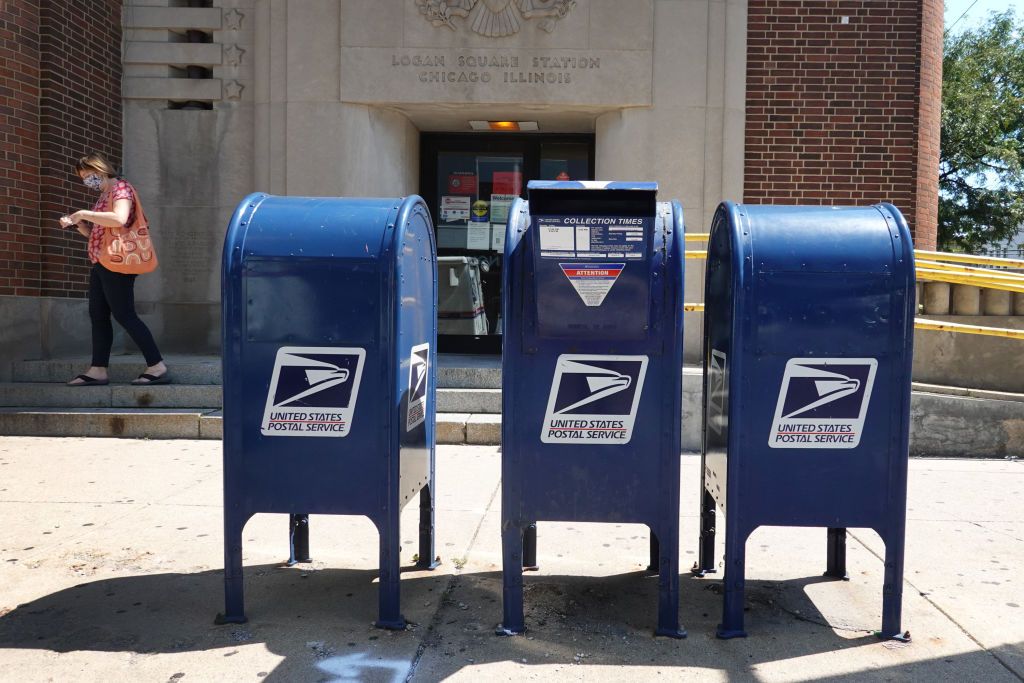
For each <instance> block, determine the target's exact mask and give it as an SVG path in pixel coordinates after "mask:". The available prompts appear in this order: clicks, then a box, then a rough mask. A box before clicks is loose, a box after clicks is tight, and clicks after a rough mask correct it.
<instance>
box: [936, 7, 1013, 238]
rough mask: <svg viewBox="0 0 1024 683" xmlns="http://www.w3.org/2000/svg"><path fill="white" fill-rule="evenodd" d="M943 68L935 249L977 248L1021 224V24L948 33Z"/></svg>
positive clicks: (996, 20) (1005, 20)
mask: <svg viewBox="0 0 1024 683" xmlns="http://www.w3.org/2000/svg"><path fill="white" fill-rule="evenodd" d="M942 69H943V74H942V148H941V154H940V162H939V248H940V249H944V250H949V251H977V250H979V249H982V248H984V247H985V246H986V245H988V244H990V243H992V242H997V241H1000V240H1005V239H1007V238H1009V237H1010V236H1012V235H1013V234H1014V233H1016V232H1017V230H1018V229H1019V228H1020V226H1021V225H1022V224H1024V24H1021V23H1020V22H1018V20H1017V18H1016V16H1015V15H1014V14H1013V12H1012V11H1008V12H1005V13H1002V14H993V15H991V16H990V17H989V19H988V21H987V22H986V23H985V24H984V25H982V26H981V27H979V28H977V29H973V30H969V31H964V32H962V33H959V34H956V35H947V36H946V40H945V53H944V57H943V61H942Z"/></svg>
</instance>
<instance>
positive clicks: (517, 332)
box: [498, 181, 686, 637]
mask: <svg viewBox="0 0 1024 683" xmlns="http://www.w3.org/2000/svg"><path fill="white" fill-rule="evenodd" d="M528 189H529V202H524V201H522V200H517V202H516V203H515V204H513V205H512V207H511V211H510V214H509V220H508V226H507V231H506V237H505V268H504V282H503V290H502V291H503V294H502V296H503V302H502V303H503V313H502V322H503V335H504V336H503V355H502V378H503V379H502V424H501V446H502V458H501V473H502V501H501V519H502V549H503V565H504V590H503V597H504V620H503V622H502V625H501V626H500V627H499V629H498V632H499V633H501V634H514V633H521V632H522V631H523V630H524V628H525V624H524V623H523V574H522V570H523V566H524V564H525V565H526V566H528V567H529V566H532V565H534V564H535V563H536V559H535V553H536V536H535V534H536V526H535V525H536V522H537V521H538V520H548V521H579V522H617V523H641V524H646V525H648V526H649V527H650V529H651V532H652V536H651V556H652V557H651V567H650V569H653V570H654V571H657V572H659V574H660V576H659V600H658V626H657V633H658V634H660V635H667V636H673V637H683V636H685V635H686V632H685V631H683V630H681V629H680V627H679V614H678V612H679V570H678V565H679V456H680V428H681V424H680V415H681V401H682V345H683V246H684V237H683V212H682V208H681V207H680V206H679V204H678V202H671V203H669V202H658V201H657V191H658V186H657V184H655V183H616V182H612V183H600V182H582V183H581V182H550V181H534V182H531V183H530V184H529V185H528ZM524 543H525V547H524ZM524 551H525V552H524Z"/></svg>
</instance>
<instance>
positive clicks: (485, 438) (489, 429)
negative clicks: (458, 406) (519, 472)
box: [437, 413, 501, 446]
mask: <svg viewBox="0 0 1024 683" xmlns="http://www.w3.org/2000/svg"><path fill="white" fill-rule="evenodd" d="M437 443H439V444H478V445H488V446H493V445H497V444H500V443H501V415H486V414H476V415H474V414H472V413H438V414H437Z"/></svg>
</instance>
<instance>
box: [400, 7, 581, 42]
mask: <svg viewBox="0 0 1024 683" xmlns="http://www.w3.org/2000/svg"><path fill="white" fill-rule="evenodd" d="M416 6H417V7H419V10H420V13H421V14H423V15H424V16H425V17H426V18H427V20H428V21H430V23H431V24H433V25H434V26H447V27H448V28H450V29H452V30H453V31H454V30H456V26H455V21H454V20H455V18H456V17H466V23H467V24H468V25H469V27H470V29H472V30H473V32H475V33H479V34H480V35H482V36H487V37H488V38H502V37H504V36H511V35H515V34H516V33H519V29H520V27H521V26H522V24H521V23H520V21H519V20H520V18H522V19H525V20H527V21H528V20H530V19H534V18H539V19H540V20H541V21H540V28H541V30H543V31H546V32H548V33H551V32H552V31H554V30H555V24H556V23H558V20H559V19H563V18H565V16H566V15H567V14H569V12H570V11H571V10H572V8H573V7H575V6H576V0H416Z"/></svg>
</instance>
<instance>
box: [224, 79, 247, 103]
mask: <svg viewBox="0 0 1024 683" xmlns="http://www.w3.org/2000/svg"><path fill="white" fill-rule="evenodd" d="M243 90H245V86H244V85H242V84H241V83H239V82H238V81H228V82H227V83H225V84H224V96H225V97H226V98H228V99H229V100H240V99H242V91H243Z"/></svg>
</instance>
